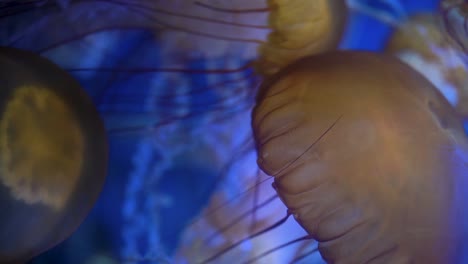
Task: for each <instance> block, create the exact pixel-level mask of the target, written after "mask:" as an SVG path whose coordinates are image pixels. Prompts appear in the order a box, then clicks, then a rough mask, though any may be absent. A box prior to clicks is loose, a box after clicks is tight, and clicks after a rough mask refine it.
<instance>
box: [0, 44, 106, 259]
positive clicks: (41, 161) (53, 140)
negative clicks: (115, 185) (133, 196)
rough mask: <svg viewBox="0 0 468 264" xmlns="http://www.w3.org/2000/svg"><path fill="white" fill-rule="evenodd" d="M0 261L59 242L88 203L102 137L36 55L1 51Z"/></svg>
mask: <svg viewBox="0 0 468 264" xmlns="http://www.w3.org/2000/svg"><path fill="white" fill-rule="evenodd" d="M0 69H1V70H0V80H1V83H2V89H1V96H0V98H1V100H0V106H1V118H0V210H1V212H2V213H1V215H2V216H1V218H0V263H23V262H26V261H28V260H29V259H31V258H32V257H34V256H36V255H38V254H39V253H42V252H43V251H45V250H47V249H49V248H51V247H53V246H55V245H56V244H57V243H59V242H61V241H63V240H64V239H66V238H67V237H68V236H70V235H71V233H72V232H74V230H75V229H76V228H77V227H78V225H79V224H80V223H81V222H82V221H83V219H84V218H85V217H86V215H87V214H88V212H89V211H90V210H91V208H92V206H93V205H94V203H95V201H96V199H97V197H98V195H99V193H100V191H101V188H102V186H103V183H104V179H105V176H106V169H107V139H106V135H105V131H104V126H103V123H102V121H101V119H100V117H99V115H98V113H97V111H96V109H95V107H94V105H93V103H92V102H91V100H90V99H89V98H88V96H87V95H86V94H85V92H84V91H83V90H82V89H81V87H80V85H79V84H78V83H77V82H76V81H75V79H73V78H72V77H71V76H70V75H69V74H68V73H66V72H65V71H63V70H62V69H60V68H59V67H58V66H56V65H55V64H53V63H52V62H50V61H48V60H47V59H45V58H42V57H40V56H38V55H36V54H33V53H30V52H26V51H21V50H17V49H12V48H4V47H2V48H0Z"/></svg>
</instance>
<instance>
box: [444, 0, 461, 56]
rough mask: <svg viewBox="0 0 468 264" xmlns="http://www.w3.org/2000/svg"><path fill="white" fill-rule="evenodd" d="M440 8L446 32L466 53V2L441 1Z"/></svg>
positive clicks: (456, 0) (454, 0) (457, 0)
mask: <svg viewBox="0 0 468 264" xmlns="http://www.w3.org/2000/svg"><path fill="white" fill-rule="evenodd" d="M440 7H441V12H442V16H443V18H444V24H445V27H446V29H447V32H448V33H449V35H450V36H451V37H452V38H453V40H454V41H455V42H457V43H458V45H459V46H460V47H462V48H463V49H464V51H465V53H466V52H467V49H468V19H467V16H468V4H467V2H466V0H443V1H441V3H440Z"/></svg>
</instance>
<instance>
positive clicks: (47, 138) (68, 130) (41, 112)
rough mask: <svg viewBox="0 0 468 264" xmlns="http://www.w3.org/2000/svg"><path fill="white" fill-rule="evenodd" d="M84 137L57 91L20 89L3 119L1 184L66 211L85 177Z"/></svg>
mask: <svg viewBox="0 0 468 264" xmlns="http://www.w3.org/2000/svg"><path fill="white" fill-rule="evenodd" d="M83 151H84V138H83V135H82V132H81V128H80V126H79V124H78V122H77V120H76V118H75V116H74V115H73V114H72V112H71V111H70V109H69V107H68V106H67V105H66V104H65V102H63V101H62V99H61V98H60V97H59V96H57V95H56V94H55V93H54V92H52V91H51V90H48V89H45V88H39V87H32V86H25V87H21V88H18V89H16V91H15V92H14V94H13V97H12V98H11V100H9V101H8V103H7V104H6V107H5V111H4V114H3V117H2V119H1V120H0V155H1V157H0V160H1V170H2V171H1V173H0V180H1V182H2V183H3V184H4V185H6V186H7V187H9V188H10V190H11V193H12V195H13V197H14V198H16V199H18V200H21V201H24V202H26V203H28V204H33V203H42V204H44V205H47V206H50V207H52V208H54V209H57V210H58V209H61V208H62V206H63V205H64V204H65V203H66V202H67V200H68V197H69V195H70V194H71V193H72V192H73V189H74V187H75V185H76V183H77V181H78V178H79V177H80V174H81V166H82V162H83Z"/></svg>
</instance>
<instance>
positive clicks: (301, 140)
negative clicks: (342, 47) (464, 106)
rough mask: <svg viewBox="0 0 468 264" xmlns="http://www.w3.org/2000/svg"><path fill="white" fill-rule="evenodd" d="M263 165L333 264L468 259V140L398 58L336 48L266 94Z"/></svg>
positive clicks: (256, 114)
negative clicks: (467, 201) (340, 50)
mask: <svg viewBox="0 0 468 264" xmlns="http://www.w3.org/2000/svg"><path fill="white" fill-rule="evenodd" d="M260 89H261V90H260V93H259V96H258V102H257V105H256V107H255V109H254V110H253V113H252V115H253V122H252V126H253V130H254V136H255V139H256V145H257V149H258V153H259V154H258V164H259V166H260V167H261V168H262V169H263V170H264V171H265V172H266V173H267V174H269V175H271V176H273V177H274V188H275V189H276V190H277V192H278V194H279V196H280V197H281V200H282V201H283V202H284V203H285V204H286V205H287V207H288V208H289V213H290V214H291V215H292V216H294V218H295V219H296V221H297V222H298V223H299V224H300V225H301V226H302V227H303V228H304V229H305V230H306V231H307V232H308V233H309V234H310V235H311V237H313V238H314V239H316V240H317V241H318V250H319V252H320V254H321V255H322V257H323V259H324V260H325V261H327V262H328V263H467V261H468V250H467V248H468V236H467V231H468V205H467V203H466V199H467V195H466V193H467V192H466V190H467V188H468V139H467V138H466V136H465V135H464V131H463V128H462V124H461V120H460V118H459V117H458V116H457V115H456V114H455V113H454V111H453V109H452V108H451V106H450V104H449V103H448V102H447V101H446V99H445V98H444V97H443V96H442V95H441V94H440V93H439V91H438V90H437V89H436V88H434V87H433V86H432V85H431V83H430V82H429V81H427V80H426V79H425V78H424V77H423V76H421V75H420V74H419V73H417V72H416V71H414V70H413V69H412V68H410V67H409V66H407V65H406V64H404V63H402V62H400V61H399V60H397V59H395V58H393V57H390V56H386V55H380V54H373V53H367V52H357V51H351V52H330V53H326V54H322V55H317V56H311V57H308V58H304V59H302V60H299V61H297V62H295V63H293V64H291V65H290V66H288V67H286V68H285V69H283V70H281V71H280V72H279V73H278V74H276V75H274V76H273V77H272V78H271V79H269V80H268V81H266V82H265V83H264V84H263V85H262V87H261V88H260Z"/></svg>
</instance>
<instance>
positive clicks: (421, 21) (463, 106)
mask: <svg viewBox="0 0 468 264" xmlns="http://www.w3.org/2000/svg"><path fill="white" fill-rule="evenodd" d="M386 52H388V53H391V54H394V55H396V56H398V57H399V58H400V59H402V60H403V61H404V62H406V63H408V64H409V65H411V66H412V67H413V68H415V69H417V70H418V71H419V72H420V73H422V74H423V75H424V76H425V77H426V78H427V79H429V80H430V81H431V82H432V83H433V84H434V86H435V87H436V88H437V89H439V90H440V91H441V92H442V93H443V94H444V96H445V97H446V98H447V100H448V101H449V102H450V104H451V105H452V106H453V107H454V108H455V109H456V112H457V113H458V114H460V115H461V116H463V117H467V114H468V109H467V105H468V104H467V98H468V94H467V91H468V75H467V74H466V71H467V67H468V66H467V64H466V63H465V62H464V55H463V50H461V49H460V48H459V46H458V45H456V44H455V43H454V42H453V41H452V40H451V39H448V38H447V36H446V34H445V30H444V29H443V26H442V21H441V19H440V18H439V16H438V15H437V14H435V13H416V14H414V15H412V16H411V17H409V19H408V20H407V21H406V22H402V24H401V25H400V26H399V27H396V28H395V30H394V32H393V34H392V35H391V37H390V39H389V41H388V43H387V47H386Z"/></svg>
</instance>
